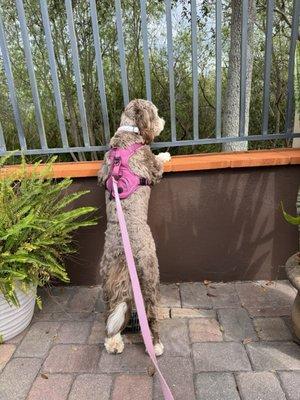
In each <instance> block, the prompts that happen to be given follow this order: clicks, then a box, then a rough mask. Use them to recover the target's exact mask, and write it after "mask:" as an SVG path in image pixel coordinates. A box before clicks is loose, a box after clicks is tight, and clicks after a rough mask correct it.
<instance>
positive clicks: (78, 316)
mask: <svg viewBox="0 0 300 400" xmlns="http://www.w3.org/2000/svg"><path fill="white" fill-rule="evenodd" d="M97 316H98V313H96V312H94V311H88V312H66V311H65V312H53V313H45V314H43V313H41V314H39V313H35V314H34V316H33V322H37V321H44V322H52V321H56V322H63V321H73V322H76V321H94V320H95V319H96V318H97Z"/></svg>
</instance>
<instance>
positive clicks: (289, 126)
mask: <svg viewBox="0 0 300 400" xmlns="http://www.w3.org/2000/svg"><path fill="white" fill-rule="evenodd" d="M299 15H300V1H299V0H294V7H293V22H292V31H291V41H290V52H289V66H288V84H287V105H286V113H285V133H291V132H292V130H293V123H292V122H293V121H292V120H293V115H292V113H293V99H294V66H295V52H296V44H297V37H298V32H299Z"/></svg>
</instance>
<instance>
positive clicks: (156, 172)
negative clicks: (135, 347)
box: [99, 99, 170, 355]
mask: <svg viewBox="0 0 300 400" xmlns="http://www.w3.org/2000/svg"><path fill="white" fill-rule="evenodd" d="M164 123H165V122H164V120H163V119H162V118H160V117H159V116H158V112H157V108H156V107H155V105H154V104H153V103H151V102H150V101H146V100H141V99H136V100H132V101H131V102H130V103H129V104H128V105H127V107H126V108H125V110H124V112H123V113H122V116H121V123H120V128H119V129H118V130H117V132H116V133H115V135H114V136H113V137H112V139H111V141H110V146H111V147H112V148H113V147H114V148H115V147H118V148H127V147H129V146H131V145H132V144H134V143H141V144H143V146H142V147H140V148H139V149H138V150H137V151H136V152H135V153H134V154H133V155H132V156H131V157H130V159H129V167H130V169H131V170H132V171H133V172H134V173H135V174H136V175H138V176H140V177H143V178H146V179H147V181H148V182H149V183H151V185H152V184H155V183H157V182H158V181H159V180H160V179H161V177H162V172H163V163H164V162H165V161H168V160H169V159H170V154H169V153H160V154H159V155H157V156H156V155H154V154H153V153H152V151H151V149H150V146H149V144H150V143H151V142H152V141H153V140H154V138H155V137H156V136H158V135H159V134H160V132H161V131H162V130H163V128H164ZM110 162H111V161H110V159H109V157H108V153H106V154H105V157H104V162H103V167H102V170H101V172H100V174H99V179H100V181H101V182H102V183H103V184H105V182H106V180H107V178H108V176H109V172H110V169H111V165H110ZM149 198H150V185H144V186H139V187H138V188H137V190H136V191H135V192H133V193H132V194H131V195H130V196H129V197H127V198H126V199H123V200H122V208H123V211H124V214H125V219H126V223H127V229H128V234H129V238H130V242H131V246H132V251H133V255H134V259H135V263H136V268H137V272H138V276H139V280H140V283H141V289H142V293H143V297H144V301H145V307H146V312H147V317H148V321H149V325H150V329H151V332H152V335H153V344H154V348H155V352H156V354H157V355H161V354H162V353H163V345H162V343H161V341H160V340H159V332H158V320H157V307H158V299H159V270H158V261H157V256H156V249H155V243H154V240H153V236H152V234H151V231H150V227H149V225H148V224H147V216H148V203H149ZM106 214H107V229H106V232H105V245H104V253H103V256H102V260H101V269H100V273H101V275H102V282H103V295H104V300H105V302H106V304H107V318H106V333H107V338H106V340H105V348H106V350H107V351H108V352H109V353H121V352H122V351H123V349H124V343H123V340H122V337H121V332H122V330H123V329H124V328H125V326H126V325H127V323H128V320H129V317H130V315H131V311H132V306H133V296H132V290H131V283H130V278H129V273H128V270H127V265H126V260H125V254H124V250H123V244H122V239H121V233H120V228H119V224H118V219H117V214H116V206H115V201H114V199H113V198H112V197H111V196H110V194H109V192H108V191H107V190H106Z"/></svg>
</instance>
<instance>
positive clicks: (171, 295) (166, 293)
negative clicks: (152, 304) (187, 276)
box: [160, 283, 181, 307]
mask: <svg viewBox="0 0 300 400" xmlns="http://www.w3.org/2000/svg"><path fill="white" fill-rule="evenodd" d="M160 297H161V298H160V304H161V306H162V307H181V303H180V296H179V288H178V286H177V285H176V284H175V283H172V284H168V285H164V284H162V285H160Z"/></svg>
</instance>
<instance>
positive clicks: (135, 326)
mask: <svg viewBox="0 0 300 400" xmlns="http://www.w3.org/2000/svg"><path fill="white" fill-rule="evenodd" d="M139 332H141V327H140V323H139V318H138V316H137V312H136V311H135V310H133V311H132V313H131V317H130V320H129V322H128V324H127V326H126V328H125V329H124V333H139Z"/></svg>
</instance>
